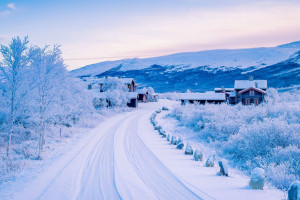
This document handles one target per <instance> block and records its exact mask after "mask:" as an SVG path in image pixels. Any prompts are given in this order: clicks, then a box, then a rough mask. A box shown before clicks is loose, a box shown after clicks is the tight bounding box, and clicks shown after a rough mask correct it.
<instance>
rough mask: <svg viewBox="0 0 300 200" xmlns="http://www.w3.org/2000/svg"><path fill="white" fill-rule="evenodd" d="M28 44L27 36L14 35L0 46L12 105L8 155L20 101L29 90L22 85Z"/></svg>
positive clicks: (8, 94)
mask: <svg viewBox="0 0 300 200" xmlns="http://www.w3.org/2000/svg"><path fill="white" fill-rule="evenodd" d="M27 45H28V38H27V37H25V38H24V39H23V40H22V39H21V38H20V37H14V38H12V41H11V42H10V44H9V45H8V46H5V45H1V48H0V51H1V54H2V56H3V60H2V63H1V65H2V68H1V69H2V72H3V74H4V77H5V79H6V87H7V88H6V90H7V92H6V95H7V98H8V102H9V107H10V111H9V115H10V122H9V124H10V130H9V132H8V138H7V150H6V155H7V157H9V153H10V147H11V137H12V134H13V132H14V124H15V119H16V115H15V114H16V113H15V112H16V111H17V109H18V108H19V106H20V103H21V102H22V100H23V98H24V97H25V96H26V94H27V92H28V90H26V89H25V87H23V86H22V83H24V78H25V76H26V66H27V63H28V57H27V50H28V47H27Z"/></svg>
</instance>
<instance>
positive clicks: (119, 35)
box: [0, 0, 300, 70]
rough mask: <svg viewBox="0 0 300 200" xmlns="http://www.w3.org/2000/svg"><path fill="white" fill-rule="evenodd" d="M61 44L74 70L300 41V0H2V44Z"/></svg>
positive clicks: (0, 26) (0, 11) (0, 12)
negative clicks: (126, 60)
mask: <svg viewBox="0 0 300 200" xmlns="http://www.w3.org/2000/svg"><path fill="white" fill-rule="evenodd" d="M27 35H28V36H29V40H30V42H31V44H32V45H39V46H44V45H54V44H59V45H61V49H62V53H63V58H64V59H65V63H66V64H67V65H68V69H69V70H73V69H76V68H79V67H83V66H85V65H88V64H93V63H97V62H100V61H106V60H116V59H123V58H133V57H141V58H143V57H154V56H161V55H168V54H172V53H179V52H190V51H201V50H210V49H233V48H252V47H272V46H277V45H280V44H284V43H289V42H294V41H299V40H300V1H299V0H284V1H283V0H151V1H149V0H109V1H102V0H85V1H74V0H51V1H50V0H49V1H41V0H0V43H1V44H4V45H7V44H8V43H9V41H10V39H11V38H12V37H14V36H21V37H24V36H27Z"/></svg>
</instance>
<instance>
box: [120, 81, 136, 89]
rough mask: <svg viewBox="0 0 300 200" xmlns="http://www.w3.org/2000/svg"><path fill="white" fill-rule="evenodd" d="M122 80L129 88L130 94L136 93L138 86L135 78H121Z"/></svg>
mask: <svg viewBox="0 0 300 200" xmlns="http://www.w3.org/2000/svg"><path fill="white" fill-rule="evenodd" d="M120 80H121V81H122V82H123V83H124V84H125V85H126V87H127V88H128V92H135V91H136V88H137V85H136V84H135V81H134V79H133V78H120Z"/></svg>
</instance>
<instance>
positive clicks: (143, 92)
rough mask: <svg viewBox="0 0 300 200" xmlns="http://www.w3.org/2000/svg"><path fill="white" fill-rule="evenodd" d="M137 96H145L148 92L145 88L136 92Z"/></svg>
mask: <svg viewBox="0 0 300 200" xmlns="http://www.w3.org/2000/svg"><path fill="white" fill-rule="evenodd" d="M137 92H138V93H139V94H146V93H147V92H148V90H147V89H146V88H143V89H140V90H138V91H137Z"/></svg>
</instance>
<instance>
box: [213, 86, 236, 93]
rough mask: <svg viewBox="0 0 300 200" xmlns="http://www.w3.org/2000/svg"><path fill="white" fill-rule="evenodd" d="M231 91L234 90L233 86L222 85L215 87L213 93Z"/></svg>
mask: <svg viewBox="0 0 300 200" xmlns="http://www.w3.org/2000/svg"><path fill="white" fill-rule="evenodd" d="M233 91H234V88H224V87H221V88H215V93H230V92H233Z"/></svg>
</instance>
